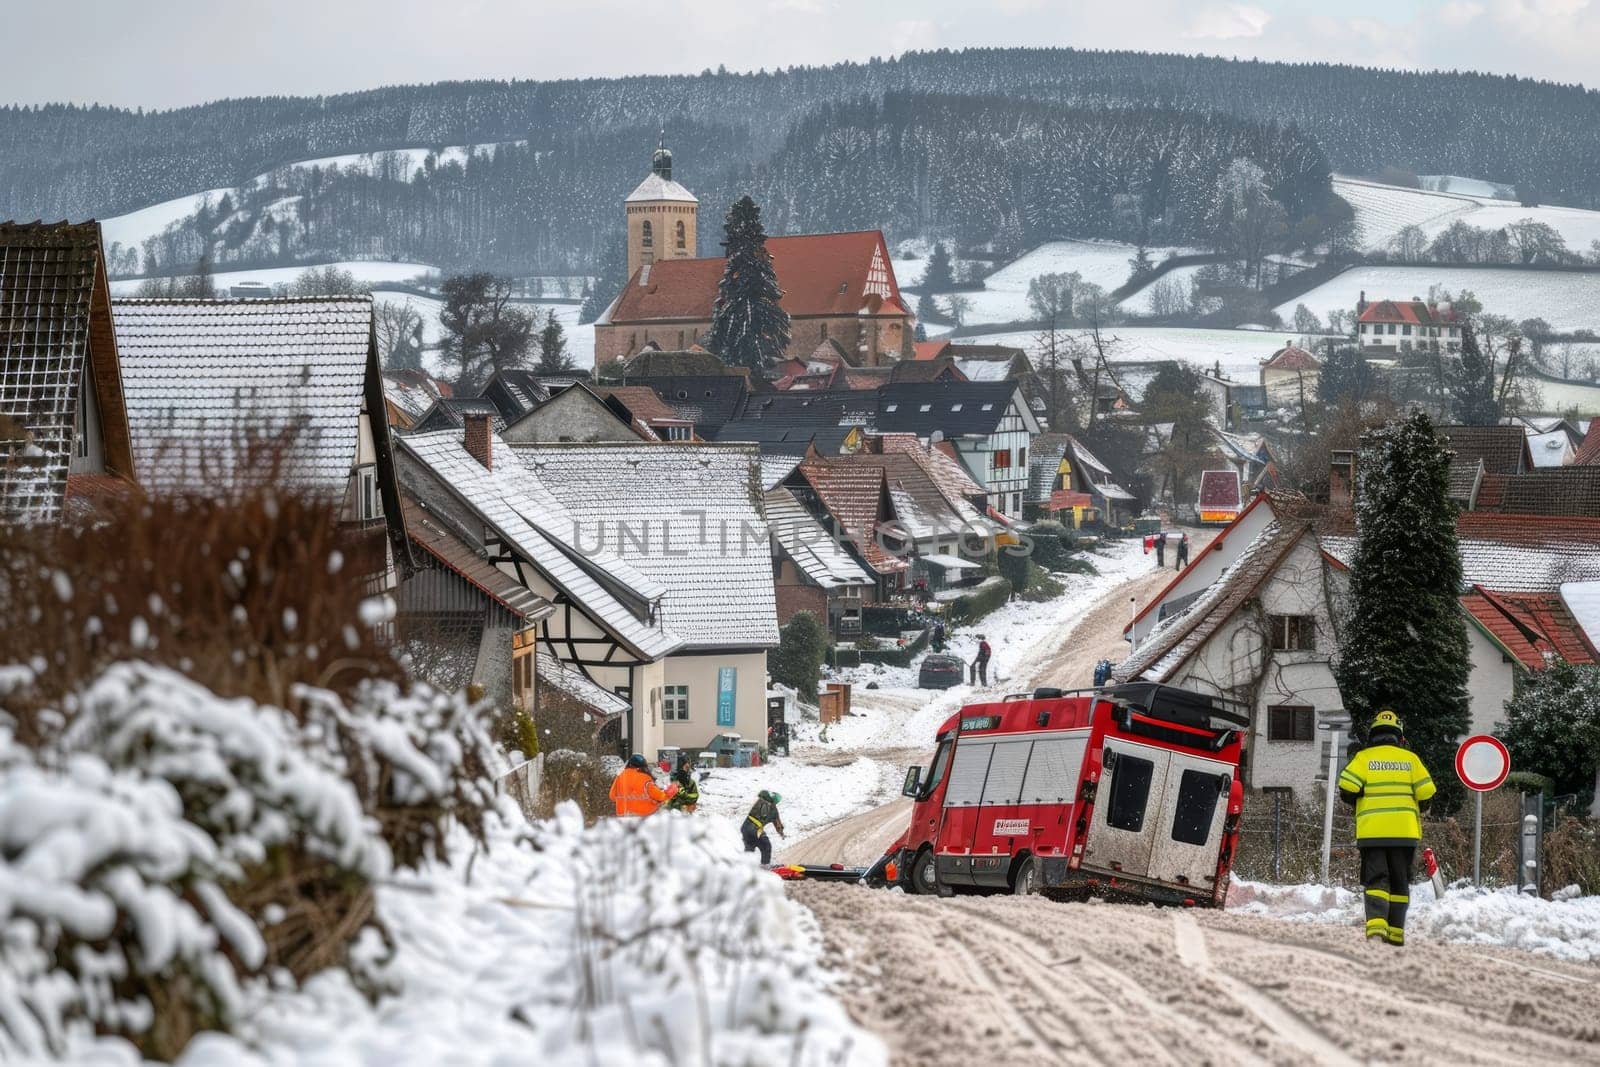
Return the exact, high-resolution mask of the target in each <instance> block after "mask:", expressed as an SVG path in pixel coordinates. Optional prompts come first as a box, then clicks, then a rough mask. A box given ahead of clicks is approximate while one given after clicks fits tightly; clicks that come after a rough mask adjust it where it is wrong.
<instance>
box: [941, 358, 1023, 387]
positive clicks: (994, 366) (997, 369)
mask: <svg viewBox="0 0 1600 1067" xmlns="http://www.w3.org/2000/svg"><path fill="white" fill-rule="evenodd" d="M955 363H956V370H958V371H960V372H961V373H962V374H965V375H966V376H967V381H969V382H1003V381H1005V380H1006V379H1007V378H1009V377H1011V361H1010V360H1009V359H972V358H963V357H960V356H957V357H956V361H955Z"/></svg>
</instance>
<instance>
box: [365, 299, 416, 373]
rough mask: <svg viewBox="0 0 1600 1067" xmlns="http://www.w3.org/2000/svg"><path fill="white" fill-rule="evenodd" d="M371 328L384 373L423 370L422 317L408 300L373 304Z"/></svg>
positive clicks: (382, 301)
mask: <svg viewBox="0 0 1600 1067" xmlns="http://www.w3.org/2000/svg"><path fill="white" fill-rule="evenodd" d="M372 312H373V316H372V317H373V328H374V330H375V331H376V332H377V337H378V357H379V358H380V359H382V360H383V366H384V368H385V369H386V370H420V369H421V368H422V315H421V314H420V313H418V311H417V309H416V308H414V307H412V306H411V301H410V300H405V301H394V300H379V301H376V302H374V304H373V308H372Z"/></svg>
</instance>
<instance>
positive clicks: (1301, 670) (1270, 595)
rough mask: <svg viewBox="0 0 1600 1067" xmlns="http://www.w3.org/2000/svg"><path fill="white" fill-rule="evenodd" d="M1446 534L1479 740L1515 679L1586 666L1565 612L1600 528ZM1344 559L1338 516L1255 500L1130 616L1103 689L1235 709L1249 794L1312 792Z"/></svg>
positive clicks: (1331, 686)
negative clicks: (1147, 685)
mask: <svg viewBox="0 0 1600 1067" xmlns="http://www.w3.org/2000/svg"><path fill="white" fill-rule="evenodd" d="M1457 530H1458V537H1459V541H1460V551H1461V560H1462V569H1463V572H1464V575H1465V580H1466V582H1467V583H1468V584H1467V587H1466V588H1465V589H1464V590H1463V593H1462V597H1461V608H1462V614H1461V619H1462V625H1463V627H1464V628H1465V629H1466V633H1467V643H1468V653H1469V663H1470V669H1471V673H1470V681H1469V683H1468V698H1469V713H1470V715H1471V722H1472V729H1473V730H1474V731H1476V732H1489V731H1492V730H1493V729H1494V728H1495V724H1496V723H1498V722H1499V721H1501V720H1502V719H1503V718H1504V706H1505V701H1506V700H1507V699H1508V698H1509V697H1510V695H1511V693H1512V691H1513V688H1514V685H1515V682H1516V678H1517V676H1518V675H1519V674H1520V673H1522V672H1524V671H1527V670H1538V669H1543V667H1544V666H1545V665H1547V663H1548V662H1549V658H1550V657H1551V656H1558V657H1560V658H1564V659H1568V660H1569V661H1570V662H1584V663H1587V662H1593V661H1594V645H1593V640H1592V638H1590V637H1588V636H1586V634H1585V633H1584V631H1583V628H1582V627H1581V625H1579V624H1578V622H1577V621H1576V617H1577V614H1578V610H1581V609H1577V610H1575V609H1574V607H1573V606H1571V604H1576V603H1577V601H1578V600H1579V599H1580V598H1581V595H1582V591H1583V590H1582V587H1583V585H1584V583H1586V582H1594V581H1600V520H1587V519H1575V520H1557V519H1550V518H1545V517H1540V516H1527V515H1498V514H1474V513H1463V514H1462V515H1461V516H1460V518H1459V519H1458V523H1457ZM1355 547H1356V541H1355V527H1354V518H1353V515H1352V513H1351V512H1350V511H1349V509H1348V508H1347V507H1331V508H1322V507H1314V506H1311V505H1307V504H1306V503H1305V502H1304V501H1301V500H1298V499H1297V498H1294V497H1289V496H1276V495H1272V494H1259V495H1257V496H1256V497H1254V498H1253V499H1252V500H1251V501H1250V502H1249V503H1248V504H1247V505H1246V506H1245V508H1244V510H1243V511H1242V512H1241V513H1240V515H1239V517H1238V518H1237V519H1236V520H1234V522H1232V523H1230V524H1229V525H1228V526H1227V527H1225V528H1224V529H1223V530H1221V531H1219V532H1218V534H1217V536H1216V538H1215V539H1213V541H1212V542H1211V543H1210V544H1208V545H1207V546H1206V547H1205V548H1204V549H1203V550H1201V551H1200V552H1199V553H1198V554H1197V555H1196V556H1195V558H1194V559H1193V560H1192V561H1191V562H1190V564H1189V566H1188V567H1187V568H1185V569H1184V570H1183V571H1182V572H1180V573H1179V574H1178V575H1177V576H1176V577H1175V578H1174V579H1173V580H1172V581H1171V582H1170V583H1168V585H1167V586H1166V587H1165V588H1164V589H1162V590H1161V591H1160V592H1159V593H1158V594H1156V596H1155V597H1153V598H1152V599H1151V600H1150V601H1149V602H1147V603H1146V604H1145V605H1144V606H1143V607H1142V608H1141V609H1140V611H1139V612H1138V613H1137V614H1136V615H1135V617H1134V619H1133V621H1132V622H1131V623H1130V624H1129V626H1128V627H1127V628H1126V629H1125V631H1124V632H1125V633H1126V634H1127V635H1128V636H1129V638H1130V641H1131V642H1132V651H1131V653H1130V654H1129V656H1128V658H1127V659H1125V660H1124V661H1123V662H1122V663H1121V664H1119V665H1118V666H1117V668H1116V671H1115V672H1114V675H1115V676H1116V677H1118V678H1119V679H1133V678H1141V679H1144V680H1148V681H1167V682H1171V683H1173V684H1181V685H1187V686H1191V687H1195V688H1200V689H1202V690H1204V691H1208V692H1219V693H1222V694H1223V695H1228V696H1231V697H1234V698H1235V699H1242V700H1245V701H1246V703H1249V704H1251V705H1252V708H1253V726H1252V735H1251V736H1252V738H1253V741H1252V743H1251V750H1252V753H1251V757H1250V762H1249V767H1250V772H1249V774H1250V777H1249V779H1248V781H1249V783H1250V784H1251V785H1252V786H1253V787H1260V788H1293V789H1296V790H1305V789H1309V788H1312V783H1313V782H1314V781H1315V780H1316V776H1317V775H1318V774H1321V773H1322V767H1324V766H1325V764H1326V758H1327V752H1326V748H1325V742H1324V741H1323V739H1322V735H1318V734H1317V733H1316V732H1315V730H1316V724H1317V723H1318V722H1320V721H1324V720H1332V719H1336V718H1338V717H1339V715H1340V712H1341V710H1342V701H1341V700H1340V699H1339V697H1338V691H1337V683H1336V682H1335V680H1334V673H1333V668H1334V663H1335V662H1336V659H1337V655H1338V647H1339V645H1338V642H1339V631H1338V625H1339V618H1340V616H1339V613H1340V611H1341V610H1342V606H1341V605H1342V597H1343V595H1344V590H1345V587H1346V573H1347V571H1346V568H1347V567H1348V566H1349V563H1350V561H1351V559H1353V557H1354V553H1355ZM1569 585H1570V586H1571V587H1572V588H1571V591H1570V593H1568V592H1564V591H1565V590H1567V589H1568V586H1569ZM1569 596H1570V598H1571V604H1569V600H1568V597H1569Z"/></svg>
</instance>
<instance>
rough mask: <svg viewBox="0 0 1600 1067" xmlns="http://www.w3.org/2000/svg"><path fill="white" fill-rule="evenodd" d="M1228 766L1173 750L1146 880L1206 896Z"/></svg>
mask: <svg viewBox="0 0 1600 1067" xmlns="http://www.w3.org/2000/svg"><path fill="white" fill-rule="evenodd" d="M1232 770H1233V769H1232V768H1231V767H1229V766H1228V764H1226V763H1219V762H1218V761H1216V760H1210V759H1204V758H1202V757H1199V756H1190V755H1187V754H1186V753H1182V752H1174V753H1173V754H1172V758H1171V761H1170V763H1169V764H1168V766H1167V789H1166V801H1165V803H1163V804H1162V806H1161V809H1160V811H1159V813H1158V812H1157V811H1156V810H1155V809H1151V815H1152V816H1156V821H1157V822H1158V823H1159V827H1158V829H1157V831H1156V840H1155V850H1154V853H1153V854H1152V856H1151V858H1150V877H1152V878H1156V879H1159V880H1160V881H1163V882H1168V883H1177V884H1179V885H1189V886H1194V887H1195V888H1197V889H1202V890H1204V891H1205V892H1206V893H1210V892H1211V890H1212V888H1213V887H1214V886H1215V884H1216V876H1217V850H1218V849H1219V848H1221V847H1222V823H1223V820H1224V819H1225V818H1226V817H1227V813H1228V786H1229V785H1230V784H1231V780H1232V779H1231V774H1232Z"/></svg>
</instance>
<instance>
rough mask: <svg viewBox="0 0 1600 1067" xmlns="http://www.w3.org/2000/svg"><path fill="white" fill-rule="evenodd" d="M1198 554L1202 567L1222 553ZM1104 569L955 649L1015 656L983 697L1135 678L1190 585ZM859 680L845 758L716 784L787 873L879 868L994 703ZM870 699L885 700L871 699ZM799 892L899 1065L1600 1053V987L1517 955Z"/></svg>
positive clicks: (843, 736)
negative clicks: (1179, 590) (941, 755)
mask: <svg viewBox="0 0 1600 1067" xmlns="http://www.w3.org/2000/svg"><path fill="white" fill-rule="evenodd" d="M1191 536H1192V538H1193V539H1195V540H1196V541H1197V544H1196V551H1199V550H1200V549H1201V547H1202V546H1203V545H1204V543H1205V542H1206V541H1208V540H1209V536H1210V534H1209V531H1202V532H1200V533H1199V534H1198V536H1195V535H1194V534H1192V535H1191ZM1096 564H1097V566H1098V567H1099V569H1100V571H1101V573H1100V574H1099V575H1098V576H1095V577H1092V578H1076V579H1073V580H1072V584H1071V585H1069V589H1068V591H1067V592H1066V593H1065V594H1064V596H1063V597H1062V598H1060V599H1058V600H1056V601H1052V602H1049V603H1045V604H1039V605H1021V604H1012V605H1008V606H1007V607H1006V608H1004V609H1002V610H1001V611H999V612H996V613H995V614H994V615H992V616H990V617H989V618H988V619H986V620H984V622H983V623H982V624H981V625H979V626H977V627H974V628H973V629H972V630H971V632H963V633H961V634H958V635H957V636H956V639H955V641H954V642H953V643H954V645H955V650H956V651H957V653H958V654H962V655H964V656H967V657H968V658H970V656H971V654H972V647H973V646H975V644H976V635H977V634H978V633H986V634H987V635H988V636H989V637H990V640H991V641H992V642H994V643H995V646H996V653H995V656H996V667H997V670H996V677H995V678H993V679H991V680H992V681H993V682H994V683H995V684H994V685H993V686H991V688H990V690H989V691H986V694H985V695H987V694H990V693H992V694H993V695H1000V694H1003V693H1008V692H1019V691H1023V690H1027V689H1030V688H1032V687H1033V686H1035V685H1052V686H1059V687H1062V688H1072V687H1077V686H1083V685H1087V684H1089V683H1090V681H1091V677H1090V675H1091V673H1092V670H1093V666H1094V664H1095V662H1096V661H1098V660H1099V659H1101V658H1102V657H1106V658H1113V659H1115V658H1117V657H1119V656H1120V655H1122V654H1124V650H1125V648H1126V646H1125V644H1124V643H1123V638H1122V627H1123V625H1124V623H1125V622H1126V621H1127V619H1128V617H1129V613H1130V603H1129V602H1130V598H1132V599H1133V600H1134V601H1135V602H1136V604H1137V605H1138V606H1142V605H1143V604H1144V602H1145V601H1146V599H1147V598H1148V597H1150V596H1152V595H1154V594H1155V593H1156V592H1157V591H1159V590H1160V589H1161V588H1162V587H1163V586H1164V585H1165V584H1166V583H1167V582H1168V581H1169V580H1170V579H1171V576H1172V571H1171V570H1170V567H1169V568H1168V569H1161V570H1158V569H1156V567H1155V563H1154V559H1153V558H1152V557H1146V556H1145V555H1144V554H1143V553H1142V551H1141V549H1140V546H1139V545H1138V544H1137V543H1126V544H1121V545H1113V546H1110V547H1109V548H1108V549H1107V550H1106V554H1105V556H1103V557H1100V558H1097V559H1096ZM850 676H851V679H852V680H854V681H855V682H856V683H857V687H856V690H855V695H854V701H853V706H854V711H855V715H854V716H853V717H852V718H851V719H849V720H847V721H845V722H843V723H840V724H838V725H836V726H834V727H832V728H831V729H830V731H829V740H828V741H827V742H822V741H820V740H819V739H818V730H817V728H816V727H815V726H814V725H813V726H808V727H806V728H805V729H804V730H802V731H801V736H800V737H799V738H798V739H797V741H796V743H795V746H794V755H793V757H792V758H790V759H779V760H777V761H776V762H775V763H773V764H772V765H770V766H769V767H767V768H762V769H758V770H756V771H753V772H740V773H739V774H737V775H732V774H729V773H724V774H721V775H716V776H714V777H713V779H712V781H711V782H709V783H707V788H706V794H705V795H706V798H707V801H708V803H707V804H705V805H703V806H702V810H705V809H706V808H707V807H709V808H710V809H711V810H713V811H714V812H716V813H719V814H720V813H723V812H726V813H727V814H728V815H731V816H735V817H736V816H737V814H738V810H737V809H738V808H739V806H740V805H741V804H748V802H749V801H748V798H749V797H750V796H752V795H753V793H754V790H755V789H757V788H768V789H774V788H775V789H778V790H780V791H782V792H783V793H784V804H783V810H784V813H785V819H786V821H787V823H788V829H789V836H788V839H787V840H786V841H777V842H775V844H776V845H777V846H778V848H777V855H778V857H779V858H781V859H784V860H788V861H790V862H801V863H815V864H821V863H828V862H841V863H845V864H847V865H864V864H868V863H871V862H872V861H873V860H875V859H876V858H877V857H878V856H880V855H881V854H882V852H883V850H884V848H885V847H886V846H887V845H888V843H889V842H891V841H892V840H893V839H894V838H895V836H896V835H897V834H898V833H899V832H900V831H901V829H902V828H903V826H904V820H905V818H906V816H907V813H908V811H909V805H910V802H909V801H908V800H905V799H903V798H901V797H900V796H899V785H900V781H901V778H902V775H903V773H904V769H905V767H906V766H907V765H909V764H912V763H925V762H926V757H927V755H928V751H929V749H930V747H931V741H932V736H933V731H934V730H935V729H936V728H937V726H938V724H939V723H940V722H941V721H942V720H943V719H944V718H945V717H946V716H947V715H948V714H949V713H950V712H951V711H953V710H955V709H956V708H957V707H959V706H960V705H961V704H964V703H970V702H972V701H974V700H977V699H980V698H981V697H980V694H979V693H978V692H975V691H974V690H973V689H972V688H971V687H966V686H963V687H960V688H958V689H954V690H951V691H949V692H947V693H937V692H929V691H924V690H917V689H915V688H911V687H912V686H913V685H914V683H915V678H914V675H912V674H911V673H910V672H909V671H905V670H901V671H895V670H882V671H877V672H871V673H870V674H869V673H868V672H851V675H850ZM869 679H871V680H877V681H878V682H879V685H880V688H878V689H866V688H864V686H865V684H866V683H867V681H868V680H869ZM736 785H737V786H742V787H743V789H742V790H740V791H739V792H738V793H737V795H735V793H734V792H733V787H734V786H736ZM1236 888H1239V887H1236ZM1258 891H1260V890H1259V889H1258V887H1253V886H1251V887H1247V888H1245V889H1244V892H1243V893H1242V894H1240V893H1236V894H1235V897H1241V898H1242V899H1243V898H1249V897H1251V896H1252V895H1253V894H1254V893H1255V892H1258ZM790 892H791V896H792V898H793V899H795V900H798V901H800V902H801V903H803V904H805V905H806V906H807V907H808V908H810V909H811V911H812V912H813V914H814V915H815V916H816V918H817V920H818V922H819V925H820V927H821V932H822V937H823V942H824V953H823V958H824V960H825V961H827V963H828V964H829V965H830V966H831V967H833V968H835V969H836V971H837V973H838V975H839V984H838V990H837V991H838V993H839V995H840V996H841V998H842V999H843V1000H844V1002H845V1005H846V1007H847V1008H848V1010H849V1011H850V1013H851V1015H852V1016H853V1017H854V1018H855V1019H856V1021H857V1022H859V1023H861V1024H862V1025H864V1026H866V1027H868V1028H869V1029H871V1030H873V1031H874V1032H875V1033H877V1034H878V1035H879V1036H880V1037H881V1038H882V1039H883V1040H884V1042H885V1044H886V1045H887V1046H888V1048H889V1049H890V1054H891V1059H892V1062H895V1063H904V1064H912V1063H926V1062H977V1061H979V1060H984V1061H989V1060H994V1059H998V1058H1004V1057H1007V1056H1026V1057H1030V1058H1032V1059H1035V1060H1042V1061H1044V1062H1067V1063H1104V1062H1108V1061H1115V1060H1123V1059H1130V1060H1136V1061H1138V1062H1156V1063H1178V1062H1183V1063H1195V1062H1212V1063H1329V1064H1341V1063H1357V1062H1367V1061H1381V1062H1442V1061H1452V1062H1463V1063H1505V1062H1513V1061H1521V1062H1528V1061H1530V1060H1532V1061H1544V1062H1558V1061H1566V1062H1576V1061H1580V1060H1584V1059H1589V1058H1592V1055H1593V1050H1594V1047H1595V1045H1594V1043H1595V1042H1596V1041H1597V1040H1600V1029H1597V1028H1596V1026H1595V1023H1594V1020H1593V1017H1592V1016H1593V1010H1592V1009H1593V1005H1594V1003H1595V1002H1596V999H1597V998H1600V972H1597V971H1596V969H1595V968H1593V967H1592V966H1583V965H1575V964H1570V963H1564V962H1561V961H1557V960H1550V959H1547V958H1544V957H1542V956H1535V955H1532V954H1529V953H1525V952H1522V951H1520V950H1517V949H1511V948H1503V947H1498V946H1486V945H1460V944H1451V943H1446V942H1445V941H1443V940H1435V939H1431V938H1427V937H1425V936H1424V937H1419V938H1417V939H1416V940H1415V941H1414V943H1413V944H1412V945H1411V946H1409V947H1408V949H1407V950H1406V952H1405V954H1404V955H1403V956H1401V955H1398V954H1396V953H1394V952H1393V950H1390V949H1388V948H1386V947H1381V946H1370V947H1369V946H1368V945H1366V944H1364V943H1363V942H1362V941H1361V940H1360V938H1359V937H1358V936H1357V932H1356V930H1355V928H1354V927H1353V926H1352V925H1350V924H1348V923H1341V922H1338V921H1331V922H1330V921H1322V922H1318V923H1315V924H1313V923H1294V924H1292V925H1291V924H1289V923H1286V922H1285V919H1284V918H1283V917H1277V916H1278V914H1279V913H1278V910H1277V908H1276V907H1275V906H1269V905H1266V904H1258V905H1257V908H1256V909H1255V910H1263V911H1265V912H1267V913H1268V915H1259V914H1242V913H1240V912H1237V911H1228V912H1209V911H1192V912H1175V911H1171V910H1165V909H1156V908H1152V907H1140V906H1131V905H1123V904H1107V903H1099V902H1091V903H1086V904H1063V903H1058V902H1054V901H1050V900H1047V899H1045V898H1043V897H1029V898H1023V899H1018V898H1012V897H1006V896H985V897H957V898H953V899H936V898H925V897H913V896H908V895H906V894H905V893H903V892H901V891H899V890H894V891H888V892H885V891H881V890H869V889H864V888H861V887H857V886H845V885H827V884H811V883H795V884H792V885H791V886H790ZM1232 900H1233V898H1230V902H1232ZM1289 910H1293V909H1289ZM1285 914H1287V912H1285ZM1419 914H1420V916H1426V915H1427V913H1426V912H1420V913H1419ZM1294 917H1296V918H1300V917H1303V916H1300V915H1295V916H1294ZM1420 921H1423V920H1422V919H1420V918H1419V922H1420ZM1442 922H1443V920H1441V923H1442ZM1480 979H1481V980H1480Z"/></svg>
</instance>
